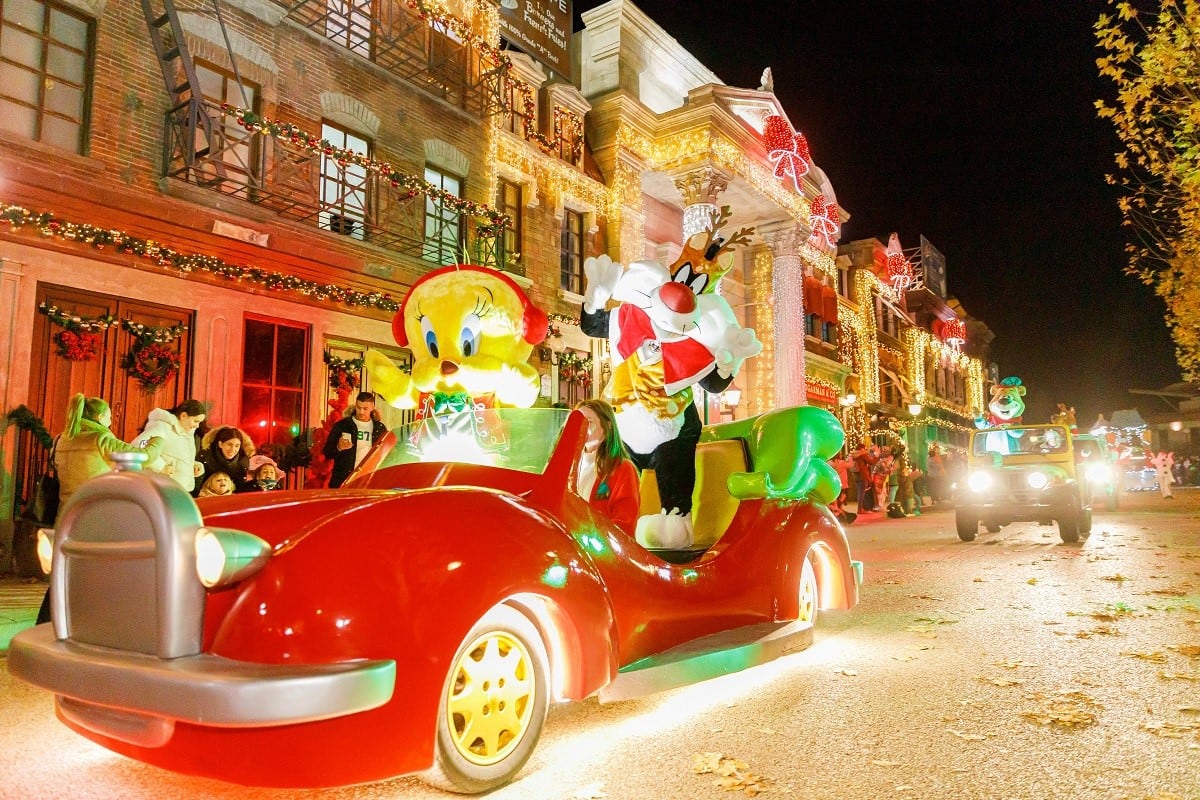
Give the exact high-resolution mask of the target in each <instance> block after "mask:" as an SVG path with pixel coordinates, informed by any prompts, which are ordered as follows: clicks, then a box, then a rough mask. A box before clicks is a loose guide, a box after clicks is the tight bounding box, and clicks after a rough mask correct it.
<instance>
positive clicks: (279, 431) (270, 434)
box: [238, 317, 308, 445]
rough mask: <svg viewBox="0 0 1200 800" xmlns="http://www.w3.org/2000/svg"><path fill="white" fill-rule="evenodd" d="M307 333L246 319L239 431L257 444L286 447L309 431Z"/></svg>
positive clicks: (303, 329)
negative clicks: (307, 424)
mask: <svg viewBox="0 0 1200 800" xmlns="http://www.w3.org/2000/svg"><path fill="white" fill-rule="evenodd" d="M307 365H308V328H307V327H301V326H299V325H292V324H288V323H286V322H282V321H277V320H272V319H264V318H256V317H247V318H246V326H245V338H244V340H243V343H242V413H241V421H240V422H239V423H238V425H239V427H241V429H242V430H244V431H245V432H246V433H248V434H249V435H250V438H251V439H253V440H254V442H255V444H259V445H262V444H266V443H268V442H270V443H271V444H278V445H288V444H291V443H292V440H293V439H294V438H295V437H297V436H299V435H300V433H301V431H303V430H304V428H305V427H306V425H305V416H304V409H305V408H306V407H307V397H306V387H307V386H308V380H307V378H308V376H307Z"/></svg>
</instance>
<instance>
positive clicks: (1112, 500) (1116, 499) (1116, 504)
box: [1104, 491, 1121, 511]
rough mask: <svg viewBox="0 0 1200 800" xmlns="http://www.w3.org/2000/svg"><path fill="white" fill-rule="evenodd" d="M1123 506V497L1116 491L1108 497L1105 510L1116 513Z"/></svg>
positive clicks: (1105, 501) (1105, 500)
mask: <svg viewBox="0 0 1200 800" xmlns="http://www.w3.org/2000/svg"><path fill="white" fill-rule="evenodd" d="M1120 506H1121V497H1120V495H1118V494H1117V493H1116V492H1115V491H1112V492H1109V493H1108V497H1106V498H1105V499H1104V508H1105V509H1106V510H1108V511H1116V510H1117V509H1118V508H1120Z"/></svg>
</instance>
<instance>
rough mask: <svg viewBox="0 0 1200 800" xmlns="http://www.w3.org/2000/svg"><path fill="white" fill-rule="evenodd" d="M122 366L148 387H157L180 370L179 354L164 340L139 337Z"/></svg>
mask: <svg viewBox="0 0 1200 800" xmlns="http://www.w3.org/2000/svg"><path fill="white" fill-rule="evenodd" d="M121 366H122V367H123V368H124V369H125V370H126V371H127V372H128V373H129V374H130V375H132V376H133V377H134V378H136V379H137V382H138V383H140V384H141V385H142V386H144V387H145V388H147V389H156V388H158V387H159V386H162V385H163V384H164V383H166V382H167V381H169V380H171V378H173V377H174V376H175V373H177V372H179V354H178V353H176V352H175V351H174V350H172V349H171V348H170V347H168V346H167V345H166V344H164V343H163V342H156V341H153V340H145V339H139V340H138V341H137V342H136V343H135V344H134V345H133V349H132V350H130V351H129V352H128V353H127V354H126V356H125V361H124V362H123V363H122V364H121Z"/></svg>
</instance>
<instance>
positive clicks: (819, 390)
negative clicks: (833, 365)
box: [804, 378, 838, 406]
mask: <svg viewBox="0 0 1200 800" xmlns="http://www.w3.org/2000/svg"><path fill="white" fill-rule="evenodd" d="M804 387H805V393H806V394H807V395H808V402H810V403H820V404H821V405H827V406H836V405H837V403H838V390H837V387H835V386H834V385H833V384H831V383H826V382H825V381H818V380H813V379H812V378H809V379H808V380H806V381H805V382H804Z"/></svg>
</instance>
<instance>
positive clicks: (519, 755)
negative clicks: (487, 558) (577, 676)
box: [422, 606, 550, 794]
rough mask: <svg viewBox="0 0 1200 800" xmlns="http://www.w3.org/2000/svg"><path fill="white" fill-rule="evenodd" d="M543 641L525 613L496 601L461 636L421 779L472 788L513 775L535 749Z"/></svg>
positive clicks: (544, 673)
mask: <svg viewBox="0 0 1200 800" xmlns="http://www.w3.org/2000/svg"><path fill="white" fill-rule="evenodd" d="M549 674H550V671H549V668H548V666H547V658H546V648H545V646H544V645H543V643H542V637H541V634H539V633H538V630H537V628H536V627H534V625H533V623H532V622H530V621H529V619H528V618H527V617H526V616H525V615H524V614H522V613H520V612H519V611H517V610H516V609H514V608H511V607H509V606H496V607H495V608H493V609H492V610H491V611H489V612H488V613H487V614H485V615H484V616H483V618H482V619H480V620H479V622H477V623H475V626H474V627H473V628H471V630H470V632H469V633H468V634H467V635H466V637H465V638H464V639H463V643H462V644H461V645H460V646H459V648H458V652H457V653H455V655H454V660H453V662H452V663H451V666H450V672H449V674H448V675H447V676H446V683H445V687H444V688H443V689H442V696H441V700H440V702H439V704H438V720H437V745H436V754H435V761H434V765H433V767H432V768H431V769H430V770H429V771H428V772H426V773H425V774H424V775H422V778H423V779H424V780H425V781H426V782H428V783H430V784H432V785H434V786H437V787H438V788H441V789H447V790H449V791H453V792H461V793H467V794H478V793H481V792H486V791H489V790H491V789H494V788H496V787H497V786H500V785H502V784H505V783H507V782H508V781H510V780H512V778H513V776H514V775H516V774H517V772H518V771H520V769H521V767H522V766H524V765H525V762H526V761H527V760H528V759H529V756H530V755H531V754H532V753H533V748H534V747H535V746H536V745H537V741H538V737H539V736H540V735H541V732H542V725H543V723H544V722H545V720H546V708H547V706H548V705H549V696H550V685H549Z"/></svg>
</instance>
